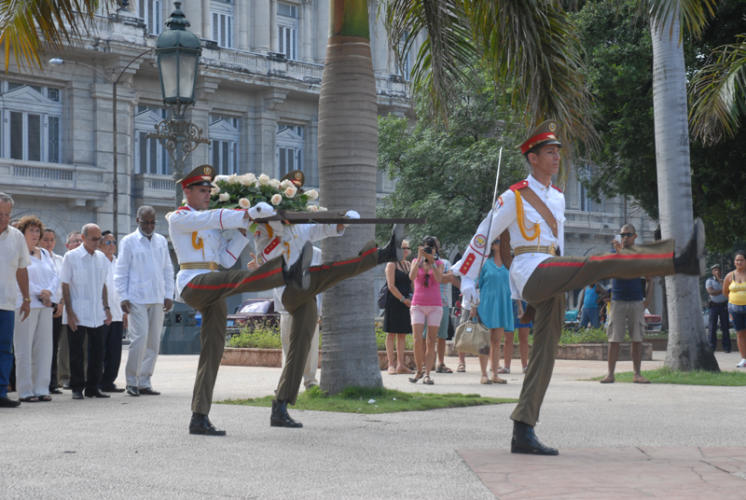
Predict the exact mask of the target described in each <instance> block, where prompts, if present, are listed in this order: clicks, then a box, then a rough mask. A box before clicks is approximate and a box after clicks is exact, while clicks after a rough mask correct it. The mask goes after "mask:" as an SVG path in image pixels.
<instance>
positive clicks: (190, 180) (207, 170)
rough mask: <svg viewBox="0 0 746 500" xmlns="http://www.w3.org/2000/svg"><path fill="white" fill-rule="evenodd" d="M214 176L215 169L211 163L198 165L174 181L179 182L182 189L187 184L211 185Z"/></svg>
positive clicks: (187, 185) (186, 186)
mask: <svg viewBox="0 0 746 500" xmlns="http://www.w3.org/2000/svg"><path fill="white" fill-rule="evenodd" d="M214 178H215V169H214V168H213V167H212V165H200V166H199V167H197V168H195V169H194V170H192V171H191V172H189V173H188V174H186V175H185V176H184V178H183V179H179V180H178V181H176V182H177V183H178V184H181V188H182V189H186V188H188V187H189V186H212V180H213V179H214Z"/></svg>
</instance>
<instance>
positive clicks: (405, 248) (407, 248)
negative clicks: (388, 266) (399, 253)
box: [401, 247, 410, 250]
mask: <svg viewBox="0 0 746 500" xmlns="http://www.w3.org/2000/svg"><path fill="white" fill-rule="evenodd" d="M401 249H402V250H410V248H409V247H401Z"/></svg>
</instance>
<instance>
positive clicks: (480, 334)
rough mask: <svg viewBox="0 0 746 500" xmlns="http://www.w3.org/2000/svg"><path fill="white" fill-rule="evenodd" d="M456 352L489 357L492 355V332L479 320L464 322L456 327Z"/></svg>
mask: <svg viewBox="0 0 746 500" xmlns="http://www.w3.org/2000/svg"><path fill="white" fill-rule="evenodd" d="M454 345H455V346H456V350H457V351H459V352H468V353H470V354H478V355H480V354H481V355H483V356H487V355H489V353H490V330H489V328H487V327H486V326H484V325H483V324H482V323H481V322H480V321H479V319H478V318H474V319H470V320H467V321H464V322H463V323H461V324H460V325H458V326H457V327H456V339H455V340H454Z"/></svg>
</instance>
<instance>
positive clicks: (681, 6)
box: [649, 0, 717, 37]
mask: <svg viewBox="0 0 746 500" xmlns="http://www.w3.org/2000/svg"><path fill="white" fill-rule="evenodd" d="M649 1H650V18H651V19H652V20H653V23H655V25H656V28H657V27H658V26H660V25H661V24H662V25H663V26H666V25H670V27H671V28H670V30H671V31H670V36H673V31H672V30H673V26H674V25H673V23H670V20H671V18H672V17H673V16H674V15H676V16H678V17H679V19H678V20H679V25H680V27H681V32H680V33H679V37H681V36H682V34H683V31H684V30H686V32H687V33H690V34H691V35H692V36H694V37H699V36H700V35H701V34H702V30H703V29H704V27H705V25H706V24H707V21H708V19H710V18H712V17H713V16H714V15H715V4H716V3H717V1H716V0H649Z"/></svg>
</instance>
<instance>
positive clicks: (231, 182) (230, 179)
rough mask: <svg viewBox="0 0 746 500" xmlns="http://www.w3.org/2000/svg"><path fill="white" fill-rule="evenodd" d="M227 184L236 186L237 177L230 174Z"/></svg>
mask: <svg viewBox="0 0 746 500" xmlns="http://www.w3.org/2000/svg"><path fill="white" fill-rule="evenodd" d="M228 183H229V184H238V183H239V180H238V176H237V175H236V174H231V176H230V177H228Z"/></svg>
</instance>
